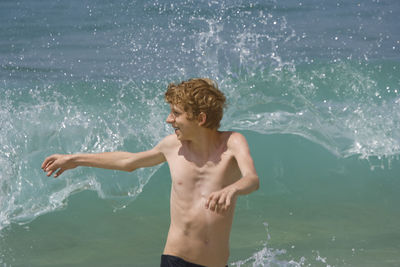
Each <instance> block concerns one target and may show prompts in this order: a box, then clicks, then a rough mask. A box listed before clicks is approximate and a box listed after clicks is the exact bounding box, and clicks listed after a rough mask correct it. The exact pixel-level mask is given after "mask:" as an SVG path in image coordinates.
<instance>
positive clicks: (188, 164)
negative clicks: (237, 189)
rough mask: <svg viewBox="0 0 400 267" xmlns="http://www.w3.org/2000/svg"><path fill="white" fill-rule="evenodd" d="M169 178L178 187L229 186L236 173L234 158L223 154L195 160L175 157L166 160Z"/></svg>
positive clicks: (179, 156) (187, 157) (180, 156)
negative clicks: (198, 185) (209, 184)
mask: <svg viewBox="0 0 400 267" xmlns="http://www.w3.org/2000/svg"><path fill="white" fill-rule="evenodd" d="M168 164H169V168H170V172H171V178H172V181H173V182H174V183H177V184H180V185H196V184H203V183H212V184H215V185H226V184H230V183H231V180H232V179H234V177H235V176H237V175H235V173H237V172H238V166H237V163H236V160H235V158H234V157H233V156H232V155H230V154H229V153H224V154H221V155H219V156H218V157H216V158H211V159H208V160H203V161H202V160H197V159H195V158H191V157H189V156H184V155H176V156H175V157H173V158H171V159H169V160H168Z"/></svg>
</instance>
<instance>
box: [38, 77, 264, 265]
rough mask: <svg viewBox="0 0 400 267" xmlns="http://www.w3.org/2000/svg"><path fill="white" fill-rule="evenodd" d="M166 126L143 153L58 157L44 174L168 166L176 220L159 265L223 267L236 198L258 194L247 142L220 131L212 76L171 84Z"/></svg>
mask: <svg viewBox="0 0 400 267" xmlns="http://www.w3.org/2000/svg"><path fill="white" fill-rule="evenodd" d="M165 99H166V101H167V102H168V103H169V104H170V107H171V113H170V114H169V115H168V117H167V120H166V121H167V123H169V124H171V125H172V127H173V128H174V130H175V134H172V135H169V136H167V137H165V138H164V139H163V140H162V141H161V142H160V143H158V144H157V145H156V146H155V147H154V148H152V149H150V150H148V151H144V152H139V153H129V152H106V153H98V154H73V155H59V154H56V155H52V156H50V157H48V158H46V159H45V160H44V162H43V164H42V169H43V170H44V171H45V172H47V176H51V175H52V174H53V173H54V177H58V176H59V175H61V174H62V173H63V172H64V171H65V170H68V169H73V168H76V167H77V166H90V167H97V168H105V169H113V170H121V171H129V172H131V171H134V170H136V169H138V168H142V167H149V166H154V165H157V164H160V163H162V162H165V161H166V162H168V165H169V169H170V172H171V179H172V188H171V200H170V212H171V223H170V228H169V232H168V237H167V241H166V244H165V248H164V252H163V255H162V256H161V267H164V266H165V267H167V266H197V267H199V266H208V267H223V266H226V265H227V262H228V258H229V235H230V231H231V226H232V221H233V214H234V209H235V203H236V199H237V197H238V196H240V195H245V194H249V193H251V192H253V191H254V190H257V189H258V187H259V179H258V176H257V173H256V170H255V168H254V163H253V159H252V157H251V155H250V151H249V147H248V144H247V142H246V139H245V138H244V137H243V135H241V134H240V133H237V132H222V131H218V128H219V124H220V120H221V119H222V114H223V108H224V106H225V96H224V95H223V93H222V92H221V91H220V90H219V89H218V87H217V85H216V84H215V83H214V82H213V81H211V80H209V79H191V80H188V81H184V82H182V83H180V84H178V85H175V84H170V85H169V86H168V89H167V92H166V93H165Z"/></svg>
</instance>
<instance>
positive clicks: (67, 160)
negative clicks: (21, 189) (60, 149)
mask: <svg viewBox="0 0 400 267" xmlns="http://www.w3.org/2000/svg"><path fill="white" fill-rule="evenodd" d="M76 167H77V165H76V164H74V163H73V161H72V156H71V155H61V154H54V155H51V156H49V157H47V158H46V159H45V160H44V161H43V163H42V169H43V171H45V172H47V176H51V175H52V174H53V173H54V172H56V171H57V170H58V171H57V172H56V173H55V174H54V178H57V177H58V176H60V175H61V174H62V173H63V172H64V171H66V170H68V169H73V168H76Z"/></svg>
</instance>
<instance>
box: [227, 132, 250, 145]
mask: <svg viewBox="0 0 400 267" xmlns="http://www.w3.org/2000/svg"><path fill="white" fill-rule="evenodd" d="M222 134H223V135H225V136H226V138H227V139H226V140H227V144H228V146H232V145H237V144H239V143H243V142H245V143H247V141H246V138H245V137H244V135H243V134H241V133H238V132H234V131H227V132H222Z"/></svg>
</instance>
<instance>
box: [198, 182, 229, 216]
mask: <svg viewBox="0 0 400 267" xmlns="http://www.w3.org/2000/svg"><path fill="white" fill-rule="evenodd" d="M235 197H236V189H235V188H233V187H229V186H228V187H225V188H223V189H221V190H219V191H216V192H213V193H211V194H210V196H209V197H208V199H207V201H206V205H205V206H206V209H210V210H211V211H215V212H217V213H220V212H225V211H227V210H228V209H229V208H230V207H231V206H232V204H233V202H234V199H235Z"/></svg>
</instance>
